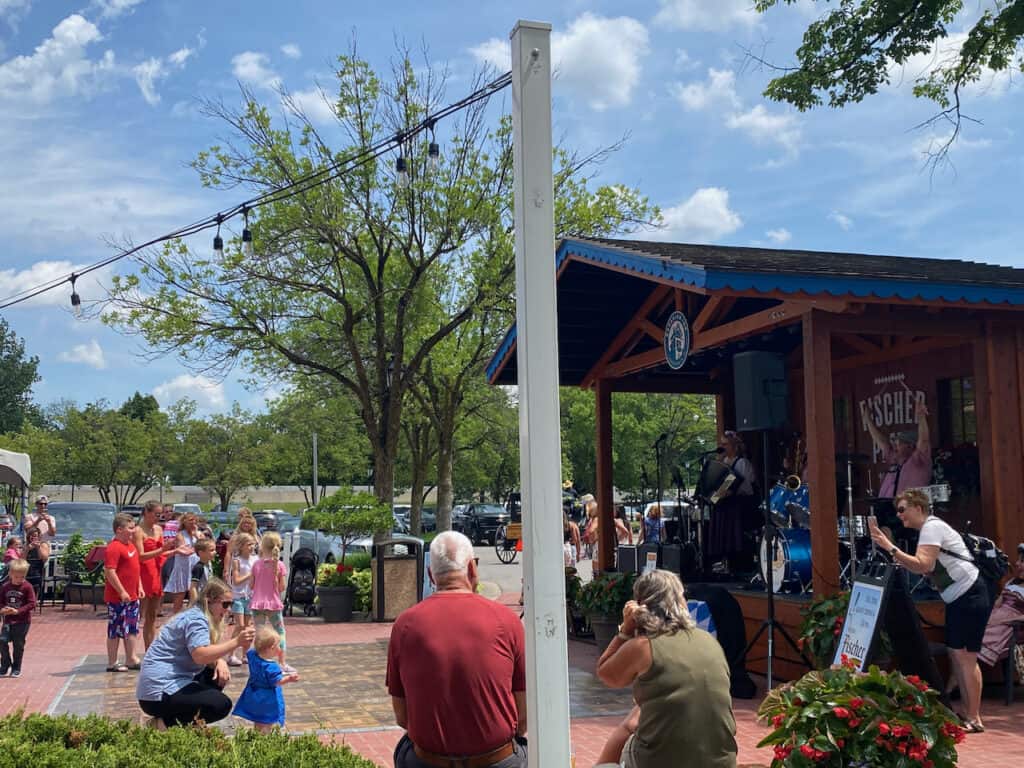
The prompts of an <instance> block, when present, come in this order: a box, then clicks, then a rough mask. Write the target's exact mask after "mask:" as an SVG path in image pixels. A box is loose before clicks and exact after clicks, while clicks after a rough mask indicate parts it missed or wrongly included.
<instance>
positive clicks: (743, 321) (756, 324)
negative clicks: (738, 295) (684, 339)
mask: <svg viewBox="0 0 1024 768" xmlns="http://www.w3.org/2000/svg"><path fill="white" fill-rule="evenodd" d="M807 311H808V307H807V306H806V305H803V304H793V303H789V302H786V303H783V304H778V305H776V306H774V307H769V308H768V309H763V310H761V311H760V312H755V313H754V314H752V315H747V316H746V317H741V318H739V319H737V320H733V321H731V322H728V323H725V324H724V325H716V326H715V327H714V328H709V329H707V330H705V331H703V332H702V333H700V334H695V335H694V338H693V344H692V345H691V350H692V351H693V352H696V351H698V350H701V349H707V348H708V347H715V346H718V345H719V344H724V343H725V342H728V341H735V340H736V339H741V338H743V337H744V336H750V335H753V334H755V333H764V332H765V331H767V330H770V329H772V328H777V327H778V326H780V325H787V324H788V323H792V322H794V321H795V320H797V319H799V318H800V316H801V315H803V314H804V313H805V312H807Z"/></svg>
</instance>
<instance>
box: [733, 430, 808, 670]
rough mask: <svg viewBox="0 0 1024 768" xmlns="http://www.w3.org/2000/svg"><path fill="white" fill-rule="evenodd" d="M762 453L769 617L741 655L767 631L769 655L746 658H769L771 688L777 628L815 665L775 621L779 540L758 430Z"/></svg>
mask: <svg viewBox="0 0 1024 768" xmlns="http://www.w3.org/2000/svg"><path fill="white" fill-rule="evenodd" d="M761 452H762V459H763V462H764V475H763V477H764V478H765V482H764V483H763V485H764V505H763V507H762V510H763V512H764V544H763V546H762V551H763V552H764V553H765V554H767V556H768V562H762V563H761V568H762V569H763V570H764V577H765V588H766V590H767V593H768V618H766V619H765V620H764V621H762V622H761V626H760V627H758V628H757V632H755V633H754V636H753V637H752V638H751V639H750V642H749V643H748V644H747V649H746V650H745V651H744V652H743V657H744V658H746V655H747V654H748V653H750V651H751V649H752V648H753V647H754V644H755V643H757V641H758V639H759V638H760V637H761V634H762V633H763V632H764V631H765V630H767V631H768V655H767V656H763V657H758V658H756V659H749V661H760V660H761V659H762V658H764V659H767V661H768V664H767V672H768V689H769V690H771V688H773V687H774V677H773V675H772V662H773V661H774V658H775V633H776V631H777V632H779V633H780V634H781V635H782V638H783V639H784V640H785V641H786V642H787V643H789V647H790V648H792V649H793V650H794V651H796V652H797V654H798V655H799V656H800V658H801V659H802V660H803V662H804V664H806V665H807V668H808V669H814V665H813V664H811V662H810V660H809V659H808V658H807V656H805V655H804V652H803V651H801V650H800V649H799V648H798V647H797V644H796V642H794V640H793V638H792V637H791V636H790V634H789V632H787V631H786V627H785V626H783V625H782V624H780V623H779V622H777V621H776V620H775V568H774V565H775V552H776V547H777V546H778V542H777V541H776V538H777V536H778V529H777V528H776V527H775V523H774V521H773V520H772V517H771V510H770V509H769V505H770V504H771V490H770V489H769V487H768V430H762V432H761Z"/></svg>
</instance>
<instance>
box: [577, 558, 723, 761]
mask: <svg viewBox="0 0 1024 768" xmlns="http://www.w3.org/2000/svg"><path fill="white" fill-rule="evenodd" d="M633 597H634V599H633V600H630V601H629V602H628V603H626V607H625V608H624V609H623V611H622V624H621V625H620V626H619V633H618V634H617V635H616V636H615V637H614V638H613V639H612V641H611V643H610V644H609V645H608V648H607V649H606V650H605V652H604V653H603V654H602V655H601V658H600V660H599V661H598V662H597V676H598V677H599V678H601V680H602V682H604V683H605V685H607V686H608V687H610V688H624V687H625V686H627V685H632V686H633V700H634V701H635V702H636V706H635V707H634V708H633V711H632V712H631V713H630V714H629V716H628V717H627V718H626V719H625V720H624V721H623V722H622V723H621V724H620V725H619V726H618V728H616V729H615V731H613V733H612V735H611V736H610V737H609V738H608V741H607V742H606V743H605V745H604V749H603V750H602V752H601V756H600V758H599V759H598V761H597V762H598V763H599V764H601V763H612V764H615V765H619V764H621V765H622V766H625V768H641V767H642V768H663V767H664V768H670V767H673V768H674V767H675V766H678V765H680V764H681V762H680V760H681V759H682V757H681V756H684V755H685V760H684V762H686V763H688V764H692V765H699V766H702V768H736V721H735V719H734V718H733V714H732V698H731V696H730V693H729V664H728V662H727V661H726V660H725V654H724V653H723V652H722V647H721V646H720V645H719V644H718V641H717V640H715V638H713V637H712V636H711V635H710V634H708V633H707V632H705V631H704V630H702V629H698V628H697V626H696V624H695V622H694V620H693V617H691V616H690V611H689V610H688V608H687V606H686V595H685V593H684V591H683V585H682V582H680V581H679V577H678V576H676V575H675V574H674V573H672V572H670V571H652V572H650V573H646V574H644V575H643V576H641V577H640V578H639V579H637V580H636V583H635V584H634V585H633Z"/></svg>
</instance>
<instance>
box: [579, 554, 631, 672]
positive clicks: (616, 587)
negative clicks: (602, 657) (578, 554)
mask: <svg viewBox="0 0 1024 768" xmlns="http://www.w3.org/2000/svg"><path fill="white" fill-rule="evenodd" d="M635 580H636V574H635V573H611V572H609V573H598V574H597V575H596V576H594V578H593V579H591V580H590V581H588V582H587V583H586V584H584V585H583V586H581V587H580V588H579V592H578V597H577V598H576V604H577V605H578V606H579V608H580V610H581V611H582V612H583V614H584V615H585V616H586V617H587V620H588V621H589V622H590V628H591V629H592V630H593V631H594V639H595V640H596V641H597V647H598V650H599V651H600V652H602V653H603V652H604V649H605V648H607V647H608V644H609V643H610V642H611V641H612V638H613V637H615V633H616V632H617V631H618V626H619V622H620V621H622V609H623V608H624V607H625V605H626V603H627V602H628V601H630V600H632V599H633V582H634V581H635Z"/></svg>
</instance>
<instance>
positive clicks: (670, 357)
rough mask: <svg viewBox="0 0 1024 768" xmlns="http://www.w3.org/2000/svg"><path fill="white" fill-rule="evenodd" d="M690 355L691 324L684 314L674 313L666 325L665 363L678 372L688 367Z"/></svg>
mask: <svg viewBox="0 0 1024 768" xmlns="http://www.w3.org/2000/svg"><path fill="white" fill-rule="evenodd" d="M689 354H690V324H689V323H688V322H686V315H684V314H683V313H682V312H673V313H672V314H671V315H669V318H668V322H667V323H665V362H667V363H668V367H669V368H671V369H672V370H673V371H678V370H679V369H680V368H682V367H683V366H684V365H686V357H687V355H689Z"/></svg>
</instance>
